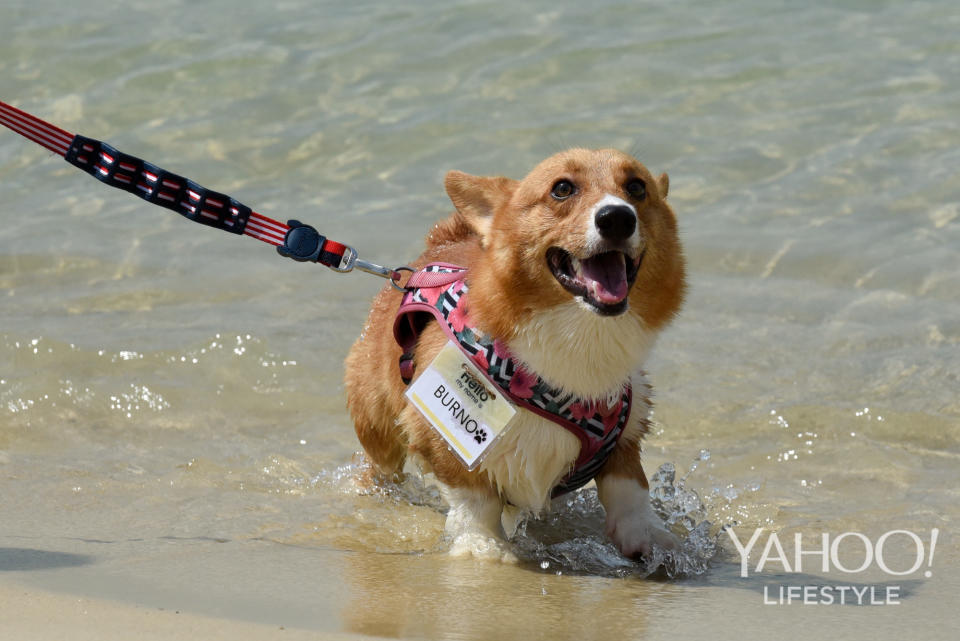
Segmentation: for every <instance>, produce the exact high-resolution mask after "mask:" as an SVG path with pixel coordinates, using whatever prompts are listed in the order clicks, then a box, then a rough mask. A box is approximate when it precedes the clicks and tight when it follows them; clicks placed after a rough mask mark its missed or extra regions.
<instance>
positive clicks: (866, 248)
mask: <svg viewBox="0 0 960 641" xmlns="http://www.w3.org/2000/svg"><path fill="white" fill-rule="evenodd" d="M103 6H104V10H103V11H102V12H101V13H97V14H93V13H90V12H89V9H88V8H87V7H86V6H85V5H84V6H81V5H76V6H73V5H63V4H62V3H51V2H44V1H41V2H32V3H21V2H12V3H11V2H8V3H5V4H4V5H3V7H0V36H2V37H0V99H3V100H5V101H7V102H11V103H13V104H15V105H16V106H19V107H21V108H24V109H27V110H29V111H32V112H33V113H36V114H37V115H39V116H41V117H44V118H47V119H49V120H51V121H54V122H56V123H57V124H59V125H60V126H62V127H64V128H66V129H68V130H70V131H74V132H80V133H83V134H85V135H87V136H91V137H95V138H100V139H105V140H108V141H110V142H111V143H112V144H114V145H115V146H117V147H119V148H120V149H122V150H124V151H125V152H127V153H131V154H134V155H139V156H141V157H145V158H147V159H149V160H151V161H153V162H155V163H157V164H159V165H161V166H163V167H165V168H167V169H170V170H172V171H175V172H177V173H181V174H183V175H187V176H190V177H191V178H193V179H195V180H197V181H198V182H200V183H201V184H204V185H206V186H208V187H211V188H213V189H217V190H220V191H225V192H227V193H230V194H231V195H233V196H234V197H236V198H238V199H239V200H241V201H243V202H245V203H247V204H249V205H251V206H252V207H254V208H255V209H256V210H257V211H260V212H261V213H264V214H266V215H268V216H272V217H274V218H282V219H286V218H298V219H301V220H304V221H306V222H310V223H312V224H315V225H316V226H318V227H319V228H320V229H321V230H322V231H323V232H325V233H327V234H328V235H329V236H331V237H333V238H336V239H338V240H342V241H345V242H350V243H353V244H354V245H355V246H357V248H358V249H359V250H360V252H361V255H363V256H364V257H366V258H369V259H371V260H374V261H377V262H382V263H385V264H388V265H398V264H403V263H404V262H406V261H407V260H409V259H410V258H412V257H414V256H416V255H417V254H418V253H419V248H420V247H421V243H422V237H423V234H424V233H425V231H426V230H427V229H428V228H429V227H430V225H431V224H432V222H433V221H435V220H437V219H439V218H440V217H442V216H444V215H446V213H447V212H448V211H449V209H450V205H449V203H448V201H447V200H446V197H445V195H444V193H443V190H442V177H443V174H444V172H445V171H447V170H448V169H453V168H457V169H461V170H464V171H469V172H472V173H478V174H504V175H509V176H513V177H520V176H522V175H523V173H524V172H525V171H526V170H528V169H529V168H530V167H532V166H533V165H534V164H535V163H536V162H537V161H539V160H540V159H541V158H543V157H544V156H546V155H548V154H550V153H552V152H554V151H557V150H559V149H562V148H564V147H566V146H570V145H589V146H617V147H621V148H624V149H627V150H632V151H634V152H635V153H636V154H637V155H638V157H639V158H640V159H641V160H642V161H644V162H645V163H646V164H647V165H648V166H649V167H650V168H651V169H652V170H653V171H667V172H669V174H670V178H671V192H670V199H671V201H672V202H673V205H674V208H675V209H676V210H677V212H678V215H679V217H680V221H681V226H682V235H683V240H684V243H685V249H686V253H687V256H688V259H689V263H690V284H691V289H690V295H689V297H688V301H687V303H686V306H685V308H684V311H683V313H682V315H681V316H680V317H679V318H678V320H677V321H676V323H675V324H674V325H673V326H672V327H671V328H670V329H669V330H668V331H666V332H665V333H664V335H663V336H662V338H661V340H660V341H659V343H658V346H657V348H656V350H655V354H654V357H653V358H652V359H651V361H650V362H649V364H648V369H649V371H650V376H651V379H652V381H653V383H654V386H655V388H656V390H657V397H656V401H657V407H656V415H655V416H656V419H657V429H656V430H655V433H654V434H652V435H651V437H650V438H649V440H648V441H647V444H646V448H645V451H646V461H647V463H646V468H647V470H648V473H651V474H652V473H653V472H655V471H656V470H657V469H658V468H659V467H660V466H661V465H662V464H664V463H672V464H674V466H675V468H676V471H677V472H676V480H677V481H679V480H680V479H681V478H683V476H684V475H685V474H686V475H687V476H686V479H685V481H684V486H683V487H684V489H685V490H687V491H695V492H696V493H697V496H698V497H699V499H698V500H700V501H702V509H700V507H699V506H698V505H696V501H694V503H693V505H694V507H696V509H695V510H694V514H693V515H692V516H693V517H694V519H693V521H694V524H698V523H704V522H705V521H708V522H709V523H710V529H709V535H708V536H705V537H703V538H702V539H698V540H697V541H696V545H695V546H694V547H695V550H694V551H695V552H704V551H705V550H707V549H708V548H709V543H710V542H711V541H713V540H716V541H718V542H719V543H720V545H721V546H722V547H723V551H722V552H721V553H720V554H718V555H717V556H716V557H714V558H713V559H712V560H711V561H710V564H709V566H708V567H707V566H701V565H697V564H694V565H695V567H688V568H687V569H688V572H687V573H686V574H684V575H682V576H680V577H675V578H670V577H669V576H663V575H662V574H659V575H655V576H654V577H651V578H645V575H646V569H645V568H642V567H638V566H636V565H632V564H626V563H624V561H623V560H622V559H620V558H619V557H618V556H617V555H616V554H614V553H612V549H611V548H610V547H609V545H608V544H607V543H606V541H605V539H604V538H603V536H602V534H601V531H602V519H601V516H600V512H599V511H598V509H597V507H596V504H595V498H594V495H593V494H591V492H592V490H586V491H585V493H582V494H581V495H579V496H577V497H575V498H574V499H572V501H571V502H570V503H569V504H562V505H560V506H558V512H557V513H556V514H554V515H553V516H551V517H549V519H548V521H547V524H546V525H544V524H542V523H541V524H538V523H529V524H527V527H526V529H525V531H524V534H522V535H521V537H520V538H519V539H517V540H516V541H515V542H514V545H515V548H516V550H517V551H518V553H519V556H520V557H521V558H522V559H523V562H522V563H521V564H520V565H519V566H516V567H515V566H501V565H496V564H487V563H477V562H474V561H453V560H450V559H448V558H447V557H446V556H445V555H444V554H443V552H442V550H443V549H444V544H445V543H444V541H443V539H442V527H443V514H442V506H441V505H440V503H439V501H438V499H437V498H436V495H435V492H434V491H432V490H431V489H430V488H429V487H424V486H423V485H422V484H420V483H419V482H417V481H415V480H411V481H409V482H408V483H407V484H405V485H404V486H402V487H398V488H393V489H391V490H390V491H389V492H387V493H385V494H380V495H364V494H358V493H357V492H356V489H355V487H353V485H352V482H351V478H352V476H351V475H352V474H353V472H354V471H355V469H356V464H355V463H352V456H353V453H354V451H355V450H356V449H357V444H356V441H355V437H354V436H353V433H352V427H351V425H350V421H349V417H348V416H347V414H346V411H345V409H344V402H343V389H342V385H341V378H342V361H343V358H344V356H345V354H346V351H347V349H348V347H349V345H350V343H351V341H352V340H353V339H354V338H355V336H356V335H357V334H358V332H359V330H360V327H361V325H362V322H363V319H364V316H365V312H366V308H367V306H368V304H369V301H370V299H371V297H372V296H373V294H374V293H375V292H376V291H377V289H378V288H379V287H380V286H381V284H382V283H381V282H380V281H378V280H377V279H375V278H373V277H370V276H367V275H363V274H354V275H348V276H338V275H336V274H334V273H332V272H329V271H327V270H325V269H322V268H319V267H315V266H314V267H311V266H305V265H297V264H294V263H291V262H289V261H282V260H277V259H276V258H275V257H274V254H273V251H272V250H271V249H270V248H269V247H267V246H266V245H262V244H260V243H255V242H253V241H250V240H248V239H237V238H233V237H230V236H227V235H225V234H221V233H218V232H215V231H212V230H207V229H205V228H199V227H198V226H195V225H191V224H190V223H188V222H186V221H183V220H182V219H180V218H179V217H177V216H175V215H172V214H170V213H169V212H165V211H163V210H161V209H158V208H152V207H149V206H147V205H145V204H143V203H142V202H141V201H139V200H138V199H135V198H132V197H130V196H128V195H125V194H122V193H120V192H117V191H115V190H109V189H106V188H104V187H102V186H100V185H98V184H97V183H96V182H94V181H92V180H90V179H89V178H87V177H85V176H83V175H82V174H81V173H80V172H77V171H76V170H75V169H73V168H71V167H69V166H67V165H66V164H65V163H63V162H62V161H60V160H58V159H56V158H54V157H52V155H51V154H48V153H46V152H45V151H43V150H42V149H40V148H39V147H36V146H33V145H32V144H30V143H27V142H26V141H24V140H23V139H21V138H19V137H18V136H16V135H14V134H12V133H9V132H0V197H2V200H3V203H4V204H3V207H2V209H0V220H2V222H3V224H2V225H0V300H2V303H0V495H2V499H0V581H4V582H5V583H6V582H10V583H13V584H17V585H32V586H38V587H43V588H47V589H56V590H62V591H66V592H68V593H77V594H85V595H91V596H100V597H106V598H110V599H116V600H121V601H130V602H135V603H140V604H145V605H149V606H151V607H158V608H159V607H163V608H169V609H175V608H180V609H184V610H192V611H196V612H200V613H204V614H213V615H218V616H223V617H228V618H235V619H244V620H251V621H258V622H264V623H275V624H278V625H280V624H283V625H287V626H297V627H304V628H309V629H317V630H321V631H327V632H333V631H344V632H351V633H356V634H369V635H379V636H387V637H402V638H410V637H415V638H481V639H484V638H494V637H500V636H502V637H520V636H538V637H540V636H546V637H549V638H573V637H584V636H586V637H594V636H599V634H600V632H599V630H601V629H602V630H603V632H602V634H603V636H604V637H607V638H609V637H611V636H617V635H619V636H622V637H626V638H659V637H667V636H670V637H675V636H676V637H677V638H686V637H690V636H693V635H696V636H704V635H706V634H710V635H711V636H717V637H720V638H732V637H737V638H741V637H742V636H745V635H746V636H759V635H761V634H763V635H764V636H777V637H780V638H788V639H790V638H801V637H802V638H807V637H809V636H810V634H811V632H819V633H821V634H823V633H827V632H829V633H830V634H832V635H835V636H839V637H842V638H867V637H870V638H885V637H889V638H894V637H896V638H903V637H907V638H949V637H948V636H947V635H948V631H949V629H950V628H951V623H952V622H953V621H954V620H955V614H954V610H955V605H954V604H955V603H956V602H957V596H958V594H960V575H958V572H957V565H958V560H960V543H958V542H957V537H956V536H955V535H954V532H953V529H954V528H955V523H956V522H957V519H958V517H960V508H958V505H960V500H958V499H960V494H958V490H957V487H958V483H957V481H958V463H960V394H958V389H960V174H958V172H957V167H960V151H958V150H960V127H958V125H957V118H956V114H957V113H960V71H958V70H960V44H958V41H957V39H956V36H955V34H956V32H957V30H958V26H960V13H958V12H957V11H956V9H955V7H954V6H953V4H952V3H949V2H946V1H937V2H925V3H886V2H884V3H877V2H844V3H839V4H837V3H833V4H830V5H828V4H825V3H823V4H821V3H807V4H805V5H804V6H803V7H802V8H800V7H799V5H798V6H793V5H790V4H779V5H771V4H770V3H758V2H748V3H740V4H738V5H737V6H725V5H720V4H713V3H697V2H686V1H684V2H674V3H648V4H641V5H637V4H623V3H615V2H600V3H593V4H591V5H589V6H588V5H582V6H576V7H574V6H562V5H558V4H555V3H541V4H540V5H539V6H538V7H536V8H534V7H533V6H532V5H530V4H524V5H522V6H521V5H519V4H512V3H501V2H454V3H451V2H446V3H436V2H423V3H418V4H416V5H414V6H409V7H396V6H391V5H387V4H371V3H366V2H354V3H350V4H349V5H344V4H340V3H329V2H320V3H311V2H297V1H290V2H283V3H280V4H277V5H276V6H270V7H268V6H266V5H264V6H263V7H259V6H242V7H237V6H236V5H235V4H231V3H225V2H222V1H220V0H215V1H214V2H207V3H203V4H202V5H199V6H198V5H197V4H196V3H191V4H187V3H178V2H166V3H160V4H158V3H137V2H133V3H130V2H128V3H112V2H111V3H104V5H103ZM121 9H122V10H121ZM214 25H215V26H214ZM702 450H706V451H708V453H709V456H705V455H704V454H702V453H701V451H702ZM694 462H696V469H694V470H692V471H690V468H691V466H692V465H693V464H694ZM688 471H689V474H687V472H688ZM691 500H692V499H691ZM664 510H665V511H666V513H667V514H668V515H675V516H678V520H680V519H679V513H680V512H682V511H683V510H682V509H681V507H680V503H679V502H674V503H670V504H668V505H665V506H664ZM725 524H733V527H734V531H736V532H738V533H739V535H740V538H741V539H743V540H744V542H745V541H746V539H747V538H749V535H750V533H751V532H752V531H753V529H754V528H756V527H764V528H767V530H768V531H775V532H777V533H778V535H779V537H780V540H781V541H783V542H784V544H785V546H786V547H787V548H789V549H788V551H787V554H788V555H791V556H790V558H791V559H792V554H791V552H792V549H793V547H792V542H793V536H794V535H795V534H798V533H799V534H801V535H802V536H804V537H806V538H804V539H803V540H804V541H805V542H807V543H809V545H810V546H813V545H814V542H818V541H819V540H820V536H821V535H822V534H823V533H826V534H828V535H829V536H830V537H831V539H835V538H836V537H837V536H839V535H841V534H842V533H845V532H859V533H863V534H864V535H865V536H867V537H868V538H869V539H870V540H871V541H873V542H876V541H877V540H878V538H879V537H880V536H882V535H883V534H884V533H886V532H889V531H892V530H909V531H911V532H915V533H916V534H917V535H918V536H919V537H920V538H921V539H922V540H923V541H925V542H926V543H927V545H926V548H925V552H928V551H929V550H928V548H929V540H930V536H931V534H930V533H931V530H932V529H934V528H937V529H938V531H939V539H938V541H937V543H936V546H935V554H934V556H933V559H932V562H931V563H930V564H927V562H926V560H924V563H923V565H922V567H920V568H918V569H917V570H916V571H915V572H913V573H911V574H909V575H905V576H892V575H890V574H888V573H886V572H883V571H881V570H879V569H878V568H877V566H876V565H872V566H871V567H870V568H868V569H867V570H865V571H864V572H861V573H843V572H842V571H840V570H838V569H837V568H836V567H830V568H829V569H828V571H826V572H823V571H820V567H819V559H818V558H816V557H807V559H805V561H806V563H805V564H804V570H805V571H804V572H802V573H799V574H789V573H786V572H783V568H782V564H778V563H776V562H774V563H770V564H768V566H767V568H766V570H764V571H762V572H759V573H754V572H753V571H752V569H753V568H754V567H755V565H756V563H757V557H758V556H759V554H760V551H761V550H760V548H759V547H758V548H757V549H756V550H755V551H754V555H753V557H752V558H753V560H752V562H751V565H750V567H751V573H750V576H749V577H748V578H745V579H744V578H740V577H739V569H740V564H739V556H738V554H737V552H736V550H735V548H734V547H733V545H732V542H731V541H730V539H729V538H728V536H727V535H726V534H725V533H723V532H721V531H720V527H721V526H722V525H725ZM678 527H681V524H679V523H678ZM768 540H769V539H768V538H767V537H766V536H764V537H763V538H762V539H761V543H760V544H759V545H760V546H762V545H763V544H764V543H765V542H766V541H768ZM848 543H850V545H849V546H844V547H843V548H842V549H841V554H840V556H841V560H842V561H843V563H845V564H846V567H856V566H857V565H858V563H859V560H860V559H862V558H863V557H862V554H863V552H862V550H861V551H860V556H858V554H857V549H856V546H855V545H854V544H853V542H852V541H848ZM886 556H887V558H888V561H889V565H890V566H891V567H893V568H894V569H898V568H899V569H902V568H908V567H910V566H911V565H912V564H913V556H914V555H913V550H912V547H911V545H905V544H904V539H903V538H902V537H901V538H900V539H897V540H896V541H895V540H891V541H890V545H889V547H888V548H887V554H886ZM688 558H689V557H688ZM814 570H817V571H814ZM925 571H929V572H930V573H931V576H930V577H926V576H924V572H925ZM849 583H854V584H856V585H875V586H886V585H894V584H895V585H899V586H900V587H901V588H902V592H901V593H902V594H903V595H904V598H903V599H902V603H901V604H900V605H897V606H894V605H887V606H876V607H842V606H837V605H834V606H830V607H827V606H813V605H798V604H793V605H765V604H764V600H765V594H764V592H763V589H764V586H765V585H770V586H775V587H776V586H788V585H812V584H817V585H823V584H828V585H843V584H849ZM774 589H775V588H774ZM598 614H602V616H600V618H599V619H598Z"/></svg>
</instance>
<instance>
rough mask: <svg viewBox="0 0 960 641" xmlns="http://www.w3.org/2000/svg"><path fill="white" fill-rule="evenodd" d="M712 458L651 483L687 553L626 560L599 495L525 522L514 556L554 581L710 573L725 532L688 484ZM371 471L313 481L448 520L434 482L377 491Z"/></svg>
mask: <svg viewBox="0 0 960 641" xmlns="http://www.w3.org/2000/svg"><path fill="white" fill-rule="evenodd" d="M709 458H710V452H709V451H707V450H701V451H700V453H699V454H698V455H697V457H696V458H695V459H694V461H693V464H692V465H690V467H689V468H688V470H687V471H686V473H685V474H684V475H683V476H682V477H681V478H680V479H679V480H678V479H677V478H676V476H677V475H676V467H675V465H674V464H673V463H664V464H663V465H661V466H660V468H659V469H658V470H657V472H656V473H655V474H654V475H653V476H652V477H651V479H650V497H651V504H652V505H653V508H654V510H655V511H656V512H657V514H658V515H659V516H660V518H661V519H663V521H664V523H665V524H666V525H667V527H668V528H669V529H670V530H671V531H672V532H673V533H674V534H676V535H677V537H678V538H679V539H680V541H681V546H680V549H679V550H677V551H669V550H664V549H660V548H658V547H656V546H654V549H653V552H652V554H651V555H649V557H648V558H645V559H643V560H642V561H633V560H631V559H628V558H626V557H624V556H623V555H622V554H621V553H620V551H619V550H618V549H617V547H616V545H615V544H614V543H613V542H612V541H610V539H609V538H608V537H607V536H606V534H605V532H604V527H605V519H606V516H605V512H604V509H603V505H602V504H601V503H600V500H599V498H598V496H597V490H596V488H594V487H588V488H585V489H582V490H580V491H578V492H574V493H571V494H569V495H566V496H564V497H563V498H562V499H559V500H558V501H555V502H554V505H553V509H552V510H551V511H550V512H549V513H548V514H546V515H544V516H543V517H542V518H540V519H535V518H531V517H523V518H522V519H521V521H520V523H519V524H518V526H517V530H516V532H515V533H514V535H513V536H512V537H511V538H510V542H509V543H510V549H511V551H512V552H513V554H515V555H516V557H517V558H518V559H519V560H520V561H521V562H522V563H525V564H529V565H531V566H533V567H536V568H539V570H540V571H543V572H550V573H554V574H565V573H568V574H589V575H595V576H614V577H638V578H642V577H647V576H650V575H652V574H657V573H659V574H665V575H666V576H667V577H669V578H681V577H690V576H698V575H702V574H704V573H706V572H707V571H708V569H709V565H710V562H711V560H712V559H713V558H714V557H716V555H717V553H718V552H719V550H720V549H719V545H718V539H719V536H720V534H721V533H722V531H721V530H720V528H715V527H714V524H713V522H712V521H710V520H709V519H708V518H707V515H708V512H709V507H708V505H706V504H705V503H704V501H703V500H702V499H701V497H700V495H699V494H698V493H697V491H696V490H694V489H692V488H690V487H688V486H687V479H688V478H689V477H690V476H691V475H692V474H693V473H694V472H695V471H696V470H697V467H698V465H699V464H700V463H701V462H702V461H706V460H708V459H709ZM370 471H371V468H370V463H369V462H368V461H367V460H366V458H365V457H363V456H362V455H358V456H357V457H355V459H354V460H353V461H352V462H351V463H348V464H345V465H341V466H338V467H336V468H333V469H328V470H323V471H321V472H320V473H319V474H317V475H316V476H315V477H313V479H312V484H313V485H314V486H315V487H323V488H325V489H330V490H334V491H336V492H338V493H341V494H351V495H365V496H373V497H376V498H377V499H378V500H377V504H378V505H382V504H384V503H389V504H392V505H393V506H394V508H398V507H402V506H423V507H428V508H432V509H434V510H437V511H438V512H445V511H446V509H447V506H446V504H445V503H444V501H443V499H442V498H441V495H440V492H439V490H438V489H437V487H436V485H435V481H434V479H433V477H432V475H427V476H421V475H419V474H415V473H411V474H403V475H399V476H398V477H397V478H396V479H394V480H393V481H391V482H386V483H383V482H381V483H379V484H370V483H368V482H366V481H365V480H364V479H365V478H368V477H367V476H366V475H367V474H368V473H369V472H370ZM437 543H438V544H437V546H435V547H434V548H433V549H432V550H431V551H433V552H444V551H445V549H446V548H445V544H449V541H446V542H444V541H438V542H437Z"/></svg>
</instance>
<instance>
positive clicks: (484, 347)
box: [393, 263, 632, 497]
mask: <svg viewBox="0 0 960 641" xmlns="http://www.w3.org/2000/svg"><path fill="white" fill-rule="evenodd" d="M466 271H467V270H466V269H465V268H463V267H459V266H457V265H451V264H448V263H430V264H429V265H427V266H426V267H424V268H423V269H422V270H420V271H419V272H417V273H415V274H414V275H413V276H412V277H411V278H410V281H409V282H408V284H407V293H406V294H404V297H403V300H402V301H401V303H400V309H398V310H397V317H396V320H395V321H394V325H393V335H394V337H395V338H396V341H397V343H398V344H399V345H400V347H401V348H402V349H403V352H404V353H403V356H401V357H400V374H401V376H402V377H403V380H404V382H405V383H409V382H410V381H411V380H412V378H413V352H414V349H415V348H416V344H417V340H418V337H419V335H420V332H421V331H422V330H423V328H424V327H425V326H426V324H427V323H428V322H429V321H431V320H436V321H437V322H439V324H440V327H441V328H442V329H443V331H444V332H445V333H446V334H447V336H448V337H449V338H450V339H451V340H452V341H453V342H454V343H456V344H457V345H459V346H460V349H461V350H463V353H464V354H466V356H467V357H468V358H470V359H471V360H472V361H473V362H474V363H475V364H476V365H477V367H479V369H480V370H481V371H482V372H483V373H485V374H486V376H487V378H488V379H489V380H490V382H491V383H493V384H494V385H496V386H497V387H498V388H500V389H501V390H502V391H503V392H504V393H505V394H506V395H507V396H509V397H510V399H511V400H512V401H513V402H514V403H516V404H517V405H519V406H521V407H523V408H524V409H526V410H529V411H531V412H534V413H535V414H539V415H540V416H542V417H544V418H547V419H549V420H551V421H553V422H554V423H557V424H558V425H560V426H562V427H563V428H564V429H566V430H567V431H569V432H570V433H572V434H573V435H574V436H576V437H577V438H578V439H579V440H580V455H579V456H578V457H577V460H576V462H575V463H574V466H573V469H572V470H571V471H570V472H569V473H568V474H567V475H566V476H565V477H563V479H561V480H560V482H559V483H558V484H557V486H556V487H555V488H553V496H555V497H556V496H560V495H561V494H565V493H567V492H572V491H573V490H576V489H578V488H580V487H582V486H584V485H586V484H587V483H588V482H590V480H591V479H593V477H595V476H596V475H597V473H598V472H599V471H600V469H601V468H602V467H603V464H604V463H606V461H607V458H609V456H610V453H611V452H612V451H613V448H614V447H616V445H617V441H618V440H619V439H620V435H621V434H623V430H624V428H625V427H626V426H627V420H628V419H629V418H630V400H631V398H632V388H631V386H630V385H627V387H626V388H625V389H624V391H623V393H622V395H621V396H620V399H619V400H618V401H617V402H615V403H613V404H611V405H609V406H607V404H605V403H603V402H602V401H601V402H597V401H590V400H585V399H581V398H578V397H576V396H574V395H572V394H569V393H567V392H564V391H563V390H560V389H558V388H555V387H552V386H550V385H549V384H548V383H546V382H544V381H543V379H541V378H540V377H539V376H537V375H536V374H533V373H531V372H528V371H527V370H526V369H524V367H523V366H522V365H520V364H518V363H517V362H515V361H514V359H513V358H512V357H511V355H510V353H509V351H508V350H507V347H506V345H504V344H503V343H501V342H500V341H499V340H494V339H491V338H490V337H489V336H486V335H484V334H483V333H482V332H480V331H479V330H478V329H477V328H475V327H473V326H471V324H470V317H469V313H468V309H469V304H468V300H467V296H466V294H467V284H466V282H464V278H465V276H466Z"/></svg>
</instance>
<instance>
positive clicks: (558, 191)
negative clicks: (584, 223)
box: [550, 180, 577, 200]
mask: <svg viewBox="0 0 960 641" xmlns="http://www.w3.org/2000/svg"><path fill="white" fill-rule="evenodd" d="M576 191H577V188H576V187H575V186H574V184H573V183H572V182H570V181H569V180H558V181H557V182H556V184H554V186H553V189H551V190H550V195H551V196H553V197H554V198H556V199H557V200H566V199H567V198H569V197H570V196H572V195H573V194H574V193H576Z"/></svg>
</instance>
